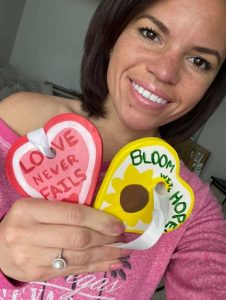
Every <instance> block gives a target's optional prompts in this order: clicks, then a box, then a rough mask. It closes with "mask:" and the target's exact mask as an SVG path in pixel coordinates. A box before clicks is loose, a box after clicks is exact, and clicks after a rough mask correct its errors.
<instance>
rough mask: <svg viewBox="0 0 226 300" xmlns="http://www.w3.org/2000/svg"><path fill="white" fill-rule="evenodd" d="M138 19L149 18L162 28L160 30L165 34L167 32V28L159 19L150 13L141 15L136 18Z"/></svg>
mask: <svg viewBox="0 0 226 300" xmlns="http://www.w3.org/2000/svg"><path fill="white" fill-rule="evenodd" d="M140 19H148V20H150V21H151V22H153V23H154V24H155V25H157V26H158V27H159V28H160V29H161V30H162V32H164V33H165V34H169V29H168V28H167V27H166V26H165V25H164V24H163V23H162V22H161V21H160V20H159V19H156V18H155V17H153V16H151V15H142V16H139V17H138V18H137V20H140Z"/></svg>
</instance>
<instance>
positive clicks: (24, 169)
mask: <svg viewBox="0 0 226 300" xmlns="http://www.w3.org/2000/svg"><path fill="white" fill-rule="evenodd" d="M19 164H20V167H21V170H22V172H23V173H24V174H28V173H30V172H32V171H33V170H34V168H35V167H34V166H31V167H28V168H27V167H25V165H24V164H23V163H22V161H20V162H19Z"/></svg>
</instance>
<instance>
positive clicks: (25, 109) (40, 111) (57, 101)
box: [0, 92, 79, 135]
mask: <svg viewBox="0 0 226 300" xmlns="http://www.w3.org/2000/svg"><path fill="white" fill-rule="evenodd" d="M72 102H74V101H73V100H69V99H64V98H60V97H55V96H49V95H44V94H39V93H27V92H26V93H16V94H13V95H11V96H9V97H7V98H6V99H4V100H2V101H1V102H0V118H2V119H3V120H4V121H5V122H6V123H7V124H8V125H9V126H10V127H11V128H12V129H13V130H14V131H16V132H17V133H18V134H20V135H24V134H26V133H27V132H29V131H31V130H34V129H37V128H40V127H42V126H43V124H45V122H46V121H47V120H48V119H50V118H51V117H53V116H55V115H57V114H60V113H64V112H73V111H74V110H73V109H74V108H75V111H76V104H74V105H72ZM76 102H78V101H76ZM78 107H79V106H78Z"/></svg>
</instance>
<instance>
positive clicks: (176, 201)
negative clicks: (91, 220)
mask: <svg viewBox="0 0 226 300" xmlns="http://www.w3.org/2000/svg"><path fill="white" fill-rule="evenodd" d="M179 171H180V163H179V158H178V155H177V153H176V151H175V150H174V149H173V148H172V147H171V146H170V145H169V144H168V143H166V142H165V141H163V140H162V139H159V138H143V139H140V140H136V141H134V142H131V143H129V144H127V145H126V146H125V147H123V148H122V149H121V150H120V151H119V152H118V153H117V155H116V156H115V157H114V159H113V160H112V162H111V164H110V166H109V169H108V171H107V173H106V175H105V178H104V180H103V182H102V185H101V187H100V190H99V192H98V194H97V197H96V199H95V202H94V207H95V208H97V209H101V210H104V211H106V212H108V213H110V214H113V215H115V216H116V217H118V218H119V219H121V220H122V221H123V222H124V224H125V227H126V231H127V232H137V233H143V232H144V231H145V230H146V229H147V228H148V226H149V225H150V224H151V222H152V221H153V210H154V209H155V207H154V203H155V201H154V200H155V199H154V194H155V193H154V192H155V189H156V187H161V185H162V184H163V185H164V186H165V187H166V191H167V197H165V199H166V200H164V201H167V202H168V203H167V205H166V206H165V207H167V206H168V207H167V209H168V211H167V215H168V217H167V218H166V220H165V232H169V231H172V230H173V229H176V228H177V227H178V226H180V225H181V224H182V223H184V222H185V221H186V219H187V218H188V217H189V215H190V213H191V211H192V207H193V202H194V195H193V191H192V189H191V188H190V186H189V185H188V184H187V183H186V182H185V181H183V180H182V178H181V177H180V175H179ZM156 203H157V202H156ZM163 204H164V203H163ZM160 210H161V208H160ZM156 215H157V214H155V217H156Z"/></svg>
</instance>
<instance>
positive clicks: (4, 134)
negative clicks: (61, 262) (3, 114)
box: [0, 119, 26, 289]
mask: <svg viewBox="0 0 226 300" xmlns="http://www.w3.org/2000/svg"><path fill="white" fill-rule="evenodd" d="M17 138H18V136H17V135H16V134H15V133H14V132H13V131H12V130H11V129H10V128H9V127H8V126H7V125H6V124H5V123H4V122H3V120H1V119H0V222H1V220H2V219H3V217H4V215H5V214H6V213H7V212H8V210H9V209H10V207H11V205H12V204H13V202H14V201H15V200H16V199H18V198H19V197H20V196H19V195H18V194H17V193H16V191H15V190H14V189H13V188H12V186H11V185H10V184H9V182H8V180H7V178H6V174H5V159H6V155H7V152H8V150H9V148H10V146H11V144H12V143H13V142H14V141H15V140H16V139H17ZM24 285H26V283H22V282H19V281H15V280H13V279H11V278H8V277H6V276H5V275H4V274H3V273H2V272H1V270H0V289H1V288H6V289H13V288H15V287H22V286H24Z"/></svg>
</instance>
